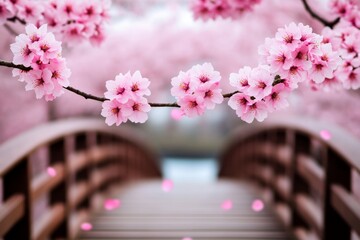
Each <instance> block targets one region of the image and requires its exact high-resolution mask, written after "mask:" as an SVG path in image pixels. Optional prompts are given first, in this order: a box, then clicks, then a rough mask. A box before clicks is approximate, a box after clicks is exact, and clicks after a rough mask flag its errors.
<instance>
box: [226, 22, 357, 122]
mask: <svg viewBox="0 0 360 240" xmlns="http://www.w3.org/2000/svg"><path fill="white" fill-rule="evenodd" d="M327 35H328V36H327V37H325V38H322V37H321V36H320V35H318V34H315V33H313V32H312V29H311V28H310V27H309V26H306V25H303V24H302V23H299V24H295V23H290V24H289V25H286V26H285V27H284V28H279V29H278V31H277V33H276V34H275V37H274V38H267V39H266V40H265V43H264V44H263V45H261V46H260V47H259V51H258V52H259V55H260V57H261V64H260V65H259V66H257V67H255V68H252V69H251V68H249V67H244V68H242V69H240V70H239V73H238V74H231V75H230V84H231V85H232V86H234V87H236V89H237V91H238V92H239V93H237V94H234V95H233V96H231V97H230V100H229V102H228V104H229V106H230V107H231V108H232V109H234V110H235V111H236V115H237V116H238V117H240V118H241V119H242V120H244V121H246V122H248V123H250V122H252V121H253V120H254V119H256V120H258V121H260V122H261V121H263V120H264V119H265V118H266V117H267V114H268V112H273V111H275V110H279V109H283V108H285V107H287V106H288V105H289V104H288V101H287V97H288V95H289V93H290V92H291V91H293V90H294V89H296V88H298V84H299V83H301V82H307V83H308V84H309V85H310V86H311V87H312V88H314V89H319V88H324V89H325V88H326V89H330V85H331V88H335V86H336V82H338V81H337V80H334V81H332V78H333V77H334V75H335V74H336V73H337V71H339V68H338V67H339V64H340V63H341V59H340V57H339V52H337V51H336V50H335V49H334V48H333V45H332V44H331V41H332V36H330V35H331V33H330V32H329V31H328V32H327ZM340 35H341V34H340ZM350 42H351V44H352V45H351V46H353V45H354V44H356V43H355V41H350ZM354 49H355V47H354ZM352 56H353V55H352ZM348 65H349V64H348ZM350 65H351V64H350ZM351 66H353V65H351ZM342 73H343V74H344V75H345V74H349V75H347V76H346V79H347V81H348V82H349V81H351V84H347V85H346V87H348V88H350V87H353V88H354V87H357V85H358V79H359V75H358V71H357V70H354V68H351V69H349V68H346V71H343V72H342ZM350 74H351V77H349V76H350ZM350 79H353V80H350ZM344 87H345V85H344Z"/></svg>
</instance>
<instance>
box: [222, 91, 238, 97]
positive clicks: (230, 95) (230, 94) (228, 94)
mask: <svg viewBox="0 0 360 240" xmlns="http://www.w3.org/2000/svg"><path fill="white" fill-rule="evenodd" d="M237 93H239V91H235V92H232V93H226V94H223V97H224V98H231V97H232V96H233V95H235V94H237Z"/></svg>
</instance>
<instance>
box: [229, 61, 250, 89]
mask: <svg viewBox="0 0 360 240" xmlns="http://www.w3.org/2000/svg"><path fill="white" fill-rule="evenodd" d="M250 76H251V68H250V67H248V66H245V67H243V68H240V70H239V72H238V73H231V74H230V85H231V86H233V87H236V88H237V89H238V90H239V91H246V90H247V89H248V88H249V87H250V85H249V79H250Z"/></svg>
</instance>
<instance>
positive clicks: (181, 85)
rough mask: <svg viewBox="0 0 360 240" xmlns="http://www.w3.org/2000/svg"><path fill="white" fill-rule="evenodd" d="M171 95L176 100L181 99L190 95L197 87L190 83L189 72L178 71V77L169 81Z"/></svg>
mask: <svg viewBox="0 0 360 240" xmlns="http://www.w3.org/2000/svg"><path fill="white" fill-rule="evenodd" d="M171 84H172V86H173V87H172V88H171V95H173V96H174V97H176V98H181V97H184V96H186V95H187V94H191V93H192V92H193V91H194V90H195V89H196V87H197V85H196V84H195V83H193V82H191V76H190V73H189V72H183V71H180V73H179V75H178V76H176V77H173V78H172V79H171Z"/></svg>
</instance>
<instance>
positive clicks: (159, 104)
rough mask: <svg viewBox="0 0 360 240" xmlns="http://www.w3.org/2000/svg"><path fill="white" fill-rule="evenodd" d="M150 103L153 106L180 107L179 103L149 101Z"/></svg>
mask: <svg viewBox="0 0 360 240" xmlns="http://www.w3.org/2000/svg"><path fill="white" fill-rule="evenodd" d="M149 105H150V106H151V107H177V108H179V107H180V106H179V105H178V104H177V103H149Z"/></svg>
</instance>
